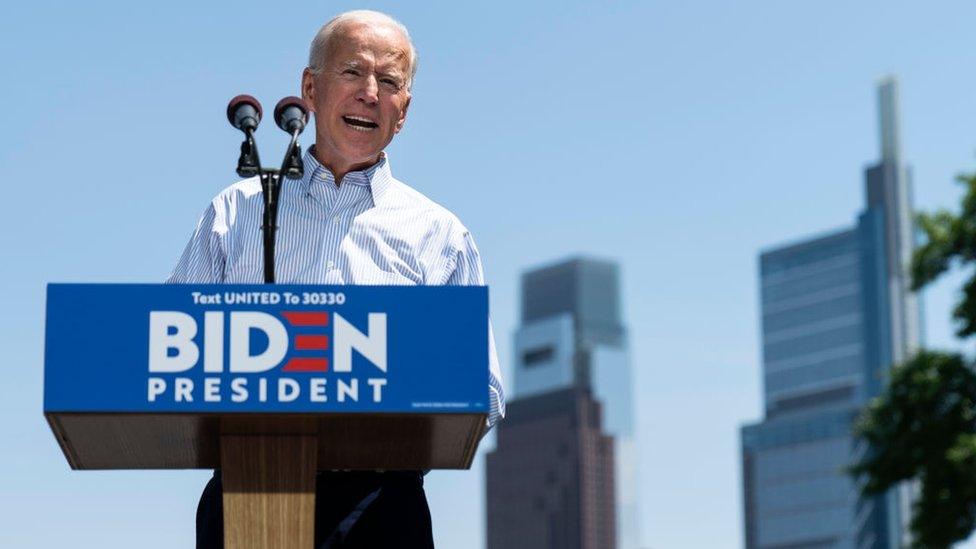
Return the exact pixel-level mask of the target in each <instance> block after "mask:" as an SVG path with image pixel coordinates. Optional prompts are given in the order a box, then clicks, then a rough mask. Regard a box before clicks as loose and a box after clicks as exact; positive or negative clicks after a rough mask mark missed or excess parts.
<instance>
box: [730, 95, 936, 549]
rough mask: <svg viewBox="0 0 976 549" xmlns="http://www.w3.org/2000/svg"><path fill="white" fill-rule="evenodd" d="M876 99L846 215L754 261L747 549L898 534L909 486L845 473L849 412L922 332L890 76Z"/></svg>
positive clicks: (873, 391) (854, 454) (893, 541)
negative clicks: (869, 156) (863, 485)
mask: <svg viewBox="0 0 976 549" xmlns="http://www.w3.org/2000/svg"><path fill="white" fill-rule="evenodd" d="M878 102H879V106H880V109H879V112H880V117H879V118H880V142H881V160H880V161H879V162H878V163H877V164H875V165H873V166H870V167H868V168H867V170H866V171H865V198H866V203H867V204H866V208H865V209H864V211H863V212H862V213H861V215H860V216H859V217H858V220H857V223H856V224H855V225H854V226H853V227H850V228H845V229H842V230H838V231H834V232H831V233H830V234H826V235H822V236H818V237H815V238H811V239H808V240H804V241H802V242H797V243H793V244H788V245H785V246H780V247H776V248H774V249H770V250H767V251H765V252H763V253H762V254H761V256H760V259H759V267H760V279H761V292H760V293H761V311H762V334H763V392H764V403H765V419H764V420H763V421H762V422H760V423H756V424H753V425H746V426H744V427H743V428H742V433H741V435H742V472H743V503H744V518H745V542H746V548H747V549H785V548H800V547H802V548H804V549H814V548H857V549H872V548H879V549H880V548H890V549H894V548H898V547H903V546H904V545H905V543H906V542H907V539H906V534H905V530H906V528H905V526H906V525H907V523H908V518H909V517H908V509H909V501H908V489H907V488H900V489H897V490H892V491H891V492H889V493H888V494H885V495H882V496H879V497H876V498H869V499H863V498H861V497H860V495H859V491H858V487H857V486H856V485H855V483H854V481H853V480H852V479H851V478H850V477H849V476H848V475H847V474H846V472H845V470H846V468H847V467H848V466H849V465H850V464H851V463H853V462H854V461H855V460H856V459H857V458H858V457H859V456H861V455H863V453H864V452H865V451H867V449H866V448H865V446H864V444H862V443H860V442H859V441H858V440H856V439H855V438H854V437H853V436H852V432H851V430H852V422H853V420H854V419H855V417H856V416H857V414H858V413H859V412H860V410H861V408H862V407H863V406H864V405H865V404H866V403H867V401H868V400H870V399H871V398H873V397H874V396H876V395H878V393H879V392H880V391H881V388H882V387H883V383H884V379H885V377H886V375H887V372H888V370H889V369H890V368H891V366H892V365H893V364H896V363H898V362H900V361H902V360H904V359H905V358H906V357H907V356H908V355H909V354H910V353H911V352H912V351H913V350H914V349H916V348H917V346H918V340H919V313H918V303H917V301H916V298H915V296H914V294H912V293H911V292H910V291H909V284H910V281H909V279H908V267H909V262H910V259H911V254H912V249H913V232H912V224H911V209H912V207H911V182H910V172H909V170H908V169H907V168H906V167H905V165H904V163H903V161H902V158H901V149H900V134H899V120H898V85H897V82H896V81H895V79H894V78H886V79H885V80H883V81H882V82H881V84H880V85H879V88H878Z"/></svg>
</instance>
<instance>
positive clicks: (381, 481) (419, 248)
mask: <svg viewBox="0 0 976 549" xmlns="http://www.w3.org/2000/svg"><path fill="white" fill-rule="evenodd" d="M416 71H417V52H416V51H415V49H414V47H413V44H412V43H411V41H410V35H409V34H408V32H407V29H406V28H405V27H404V26H403V25H402V24H400V23H399V22H397V21H396V20H394V19H393V18H391V17H389V16H387V15H385V14H382V13H378V12H373V11H352V12H347V13H343V14H341V15H339V16H337V17H336V18H334V19H332V20H331V21H329V22H328V23H327V24H326V25H325V26H324V27H322V29H321V30H320V31H319V32H318V34H317V35H316V36H315V38H314V40H312V46H311V49H310V52H309V61H308V67H307V68H305V70H304V72H303V73H302V82H301V86H302V97H303V98H304V99H305V101H306V102H307V103H308V105H309V108H310V110H311V111H312V113H314V116H315V145H314V146H313V147H310V148H309V150H308V152H307V153H306V154H305V157H304V159H303V162H304V167H305V174H304V176H303V177H302V179H301V180H300V181H287V180H285V181H284V185H283V186H282V190H281V197H280V206H279V213H278V224H279V229H278V237H277V246H276V250H275V269H276V270H275V272H276V277H277V281H279V282H281V283H291V284H308V283H321V284H428V285H483V284H484V274H483V271H482V267H481V259H480V257H479V255H478V249H477V248H476V247H475V244H474V240H473V239H472V237H471V234H470V233H469V232H468V230H467V229H466V228H465V227H464V225H462V224H461V222H460V221H459V220H458V219H457V217H455V216H454V215H453V214H452V213H451V212H449V211H447V210H446V209H444V208H443V207H441V206H439V205H437V204H436V203H434V202H432V201H431V200H430V199H428V198H426V197H425V196H423V195H422V194H420V193H419V192H417V191H415V190H414V189H412V188H410V187H408V186H407V185H405V184H404V183H402V182H400V181H398V180H397V179H395V178H394V177H393V173H392V171H391V168H390V161H389V159H387V157H386V155H385V154H384V152H383V149H384V148H386V146H387V145H388V144H389V143H390V141H391V140H392V139H393V136H394V135H396V134H397V133H398V132H399V131H400V129H401V128H402V127H403V124H404V122H405V121H406V119H407V109H408V108H409V106H410V97H411V96H410V89H411V85H412V84H413V78H414V75H415V74H416ZM262 212H263V202H262V196H261V184H260V181H259V180H258V178H256V177H255V178H252V179H247V180H244V181H241V182H239V183H236V184H234V185H231V186H230V187H228V188H227V189H225V190H224V191H223V192H221V193H220V194H219V195H218V196H217V197H216V198H215V199H214V200H213V201H212V202H211V203H210V205H209V207H208V208H207V210H206V211H205V212H204V214H203V217H202V218H201V220H200V222H199V224H198V225H197V228H196V231H195V232H194V234H193V236H192V237H191V239H190V242H189V243H188V244H187V246H186V249H185V250H184V252H183V255H182V257H181V258H180V261H179V263H178V264H177V266H176V269H175V270H174V271H173V274H172V275H171V276H170V278H169V280H168V281H169V282H172V283H219V282H228V283H261V282H262V281H263V280H264V278H263V276H264V272H263V251H262V250H263V248H262V239H261V230H260V229H261V219H262ZM488 339H489V342H488V347H489V349H488V352H489V369H490V372H489V373H490V375H489V394H490V413H489V418H488V426H489V428H490V427H491V426H492V425H493V424H494V423H495V422H496V421H498V419H500V418H501V417H502V416H503V415H504V394H503V392H502V387H501V375H500V371H499V368H498V359H497V357H496V354H495V345H494V338H493V336H492V335H491V333H490V328H489V338H488ZM316 484H317V486H316V489H317V493H318V494H320V495H321V497H316V507H315V545H316V547H317V548H320V549H322V548H329V549H336V548H340V547H341V548H344V549H346V548H398V547H409V548H414V547H417V548H424V547H433V539H432V534H431V523H430V511H429V509H428V507H427V499H426V496H425V495H424V489H423V474H422V473H421V472H419V471H399V472H387V473H376V472H320V473H319V474H318V476H317V480H316ZM221 496H222V491H221V483H220V475H219V474H215V475H214V477H213V478H212V479H211V480H210V482H209V483H208V484H207V487H206V488H205V489H204V492H203V495H202V496H201V498H200V504H199V507H198V509H197V547H200V548H204V547H205V548H222V547H223V517H222V497H221Z"/></svg>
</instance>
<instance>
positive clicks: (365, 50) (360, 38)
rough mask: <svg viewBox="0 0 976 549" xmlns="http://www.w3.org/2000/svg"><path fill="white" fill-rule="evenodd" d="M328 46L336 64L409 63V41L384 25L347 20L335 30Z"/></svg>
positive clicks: (401, 34)
mask: <svg viewBox="0 0 976 549" xmlns="http://www.w3.org/2000/svg"><path fill="white" fill-rule="evenodd" d="M331 42H332V44H330V46H331V48H330V49H332V52H333V55H334V56H335V57H336V58H339V59H337V61H339V62H345V61H349V60H353V59H360V60H367V59H369V60H374V58H375V61H377V62H380V61H384V62H391V61H392V62H396V61H400V60H403V61H409V58H410V54H409V51H410V42H409V40H408V39H407V37H406V36H404V35H403V33H402V32H401V31H400V29H398V28H396V27H394V26H392V25H389V24H387V23H385V22H373V21H349V22H347V23H345V24H343V25H342V26H341V27H339V28H337V29H336V30H335V33H334V34H333V35H332V39H331Z"/></svg>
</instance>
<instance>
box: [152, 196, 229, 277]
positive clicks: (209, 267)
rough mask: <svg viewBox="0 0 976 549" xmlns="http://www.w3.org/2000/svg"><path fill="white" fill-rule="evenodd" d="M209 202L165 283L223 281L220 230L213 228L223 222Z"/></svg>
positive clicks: (222, 251)
mask: <svg viewBox="0 0 976 549" xmlns="http://www.w3.org/2000/svg"><path fill="white" fill-rule="evenodd" d="M219 217H220V216H219V215H218V212H217V209H216V207H215V206H214V204H213V203H211V204H210V206H208V207H207V210H206V211H205V212H203V216H202V217H201V218H200V222H199V223H197V228H196V230H195V231H193V236H191V237H190V241H189V242H188V243H187V245H186V248H185V249H184V250H183V255H182V256H181V257H180V261H179V262H178V263H177V264H176V268H175V269H173V272H172V274H170V275H169V278H167V279H166V283H167V284H210V283H216V282H223V281H224V263H225V259H226V257H225V255H224V249H223V245H222V242H221V233H220V232H218V231H217V230H216V229H217V228H218V227H221V226H223V223H222V222H221V221H220V220H219Z"/></svg>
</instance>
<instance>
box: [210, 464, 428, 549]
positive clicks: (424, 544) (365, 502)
mask: <svg viewBox="0 0 976 549" xmlns="http://www.w3.org/2000/svg"><path fill="white" fill-rule="evenodd" d="M315 492H316V493H315V548H316V549H433V547H434V539H433V534H432V532H431V525H430V509H429V508H428V507H427V496H426V495H425V494H424V477H423V475H422V474H421V473H420V472H419V471H391V472H386V473H373V472H358V471H354V472H320V473H318V475H317V476H316V486H315ZM223 508H224V506H223V490H222V487H221V483H220V472H219V471H216V472H214V476H213V478H211V479H210V482H209V483H207V486H206V488H204V489H203V494H202V495H201V496H200V504H199V506H198V507H197V549H223V547H224V519H223Z"/></svg>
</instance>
